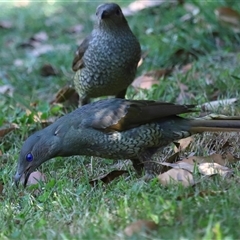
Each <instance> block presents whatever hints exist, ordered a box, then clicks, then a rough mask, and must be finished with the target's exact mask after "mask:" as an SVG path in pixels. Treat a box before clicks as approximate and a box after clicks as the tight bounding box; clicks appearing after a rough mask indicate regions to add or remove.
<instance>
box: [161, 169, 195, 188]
mask: <svg viewBox="0 0 240 240" xmlns="http://www.w3.org/2000/svg"><path fill="white" fill-rule="evenodd" d="M158 180H159V182H160V183H161V184H162V185H163V186H167V185H169V184H173V183H176V182H177V183H180V184H182V185H183V186H184V187H188V186H192V185H194V183H195V182H194V179H193V175H192V173H190V172H189V171H187V170H184V169H175V168H172V169H170V170H169V171H167V172H165V173H162V174H160V175H159V176H158Z"/></svg>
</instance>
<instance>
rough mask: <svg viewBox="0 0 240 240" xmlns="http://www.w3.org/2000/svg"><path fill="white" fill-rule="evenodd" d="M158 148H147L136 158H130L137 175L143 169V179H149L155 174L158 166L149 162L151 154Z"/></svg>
mask: <svg viewBox="0 0 240 240" xmlns="http://www.w3.org/2000/svg"><path fill="white" fill-rule="evenodd" d="M157 149H158V148H151V149H147V150H146V151H145V152H143V153H142V154H141V155H140V156H139V158H138V159H132V160H131V161H132V163H133V167H134V169H135V170H136V172H137V174H138V175H141V174H142V173H143V170H144V176H143V179H144V180H145V181H148V180H151V179H152V178H154V177H155V176H156V174H157V173H158V172H157V169H158V167H157V166H156V163H152V162H151V158H152V156H153V154H154V153H155V152H156V151H157Z"/></svg>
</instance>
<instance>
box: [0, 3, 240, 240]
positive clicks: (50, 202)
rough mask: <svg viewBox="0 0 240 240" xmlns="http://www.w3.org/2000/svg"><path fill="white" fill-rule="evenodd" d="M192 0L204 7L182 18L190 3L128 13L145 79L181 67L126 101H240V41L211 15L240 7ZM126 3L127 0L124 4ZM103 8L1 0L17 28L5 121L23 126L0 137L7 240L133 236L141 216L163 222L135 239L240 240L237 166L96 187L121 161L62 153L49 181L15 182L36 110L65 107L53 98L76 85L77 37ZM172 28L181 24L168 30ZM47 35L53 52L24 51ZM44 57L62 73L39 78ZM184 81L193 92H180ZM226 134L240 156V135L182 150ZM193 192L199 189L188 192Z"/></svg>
mask: <svg viewBox="0 0 240 240" xmlns="http://www.w3.org/2000/svg"><path fill="white" fill-rule="evenodd" d="M129 2H130V1H129ZM190 2H191V3H192V4H195V6H197V7H198V8H199V9H200V13H199V14H198V15H197V16H196V17H194V18H192V20H190V21H186V22H184V23H182V22H180V21H179V18H180V17H181V16H183V15H184V14H186V10H185V9H184V7H183V6H181V5H174V4H170V3H166V4H163V5H162V6H160V7H155V8H151V9H145V10H143V11H141V12H139V13H137V14H135V15H134V16H132V17H128V21H129V24H130V25H131V28H132V29H133V31H134V33H135V34H136V35H137V37H138V38H139V40H140V42H141V46H142V50H143V52H145V53H146V52H147V53H148V54H147V56H146V57H145V59H144V61H143V64H142V65H141V66H140V68H139V69H138V75H141V74H143V73H145V72H147V71H150V70H154V69H160V68H166V67H170V66H173V65H175V66H176V64H177V67H176V69H179V70H176V71H174V72H173V74H172V75H171V76H169V77H166V78H164V79H161V80H160V81H161V84H160V85H159V86H153V87H152V88H151V89H150V90H142V91H140V92H138V93H136V92H135V91H134V89H133V88H131V87H130V88H129V90H128V98H135V99H141V98H144V99H155V100H158V99H160V100H164V101H171V102H177V101H179V102H181V103H194V104H196V103H197V104H201V103H204V102H208V101H210V100H213V99H226V98H231V97H237V98H238V97H239V93H240V81H239V76H240V68H239V59H240V54H239V49H240V39H239V38H240V37H239V34H236V33H234V32H232V31H231V29H230V28H229V27H226V28H224V27H222V26H221V25H220V23H219V22H218V21H217V20H216V18H215V16H214V14H213V12H214V9H216V8H217V7H220V6H226V5H229V4H231V5H230V6H231V7H232V8H233V9H235V10H238V11H240V8H239V4H238V3H237V1H236V2H231V3H229V1H220V0H218V1H190ZM119 3H120V5H121V6H127V5H128V2H126V1H125V2H119ZM98 4H99V2H91V3H86V2H79V3H77V2H72V3H67V2H55V3H51V2H50V1H49V2H46V3H37V2H36V3H34V2H32V3H29V4H28V5H26V6H21V7H19V6H18V7H17V6H16V5H17V3H16V2H8V3H0V6H1V9H4V11H3V12H2V13H1V17H0V21H2V20H8V21H10V22H12V24H13V28H10V29H0V31H1V34H0V44H1V46H2V47H1V51H0V64H1V69H0V88H1V86H4V85H11V86H12V87H14V92H13V95H12V96H11V95H10V96H9V95H7V94H2V95H0V108H1V112H0V124H4V123H6V122H11V123H16V124H18V126H19V129H16V130H15V131H12V132H11V133H9V134H8V135H6V136H5V137H4V138H2V139H1V142H0V150H1V152H2V156H1V161H0V181H1V182H2V183H3V184H4V189H3V192H2V194H1V195H0V200H1V205H0V222H1V226H0V238H1V239H126V237H125V236H124V235H123V229H124V228H125V227H126V226H127V225H128V224H130V223H131V222H133V221H136V220H138V219H149V220H153V221H155V222H156V223H158V224H159V226H160V227H159V229H158V230H157V231H155V232H152V233H151V234H150V235H148V236H147V235H145V234H144V233H139V234H138V235H137V236H133V237H132V238H131V239H206V240H207V239H219V240H220V239H237V238H239V229H238V222H239V221H240V217H239V216H240V210H239V199H240V190H239V188H238V185H239V182H238V177H239V175H240V173H239V170H238V169H239V166H238V164H237V165H236V166H235V167H234V173H235V176H236V177H234V178H232V179H225V180H224V179H221V178H218V177H217V178H213V179H209V180H208V181H204V182H203V183H201V184H199V185H197V186H196V187H192V188H183V187H181V186H178V185H172V186H170V187H161V186H160V185H159V183H158V181H156V180H153V181H151V182H149V183H143V182H141V181H139V179H138V178H137V177H136V176H135V174H134V171H131V176H130V177H128V178H126V177H120V178H119V179H117V180H114V181H113V182H112V183H111V184H109V185H107V186H105V185H100V186H97V187H95V188H92V187H91V186H90V184H89V183H88V181H89V179H90V178H93V177H96V176H99V175H100V174H103V173H106V172H109V171H110V170H111V169H115V168H116V164H115V165H112V161H110V160H102V159H97V158H87V157H70V158H56V159H54V160H51V161H49V162H47V163H45V164H43V165H42V166H41V167H40V171H41V172H44V173H45V174H46V176H47V182H46V183H39V185H38V186H30V187H28V188H27V189H23V188H20V189H16V188H15V187H14V186H13V184H12V177H13V176H14V174H15V171H16V163H17V159H18V154H19V150H20V148H21V145H22V143H23V141H24V140H25V139H26V137H27V136H29V135H30V134H31V133H32V132H33V131H36V129H39V128H41V126H40V124H39V123H36V122H35V121H34V115H35V114H36V113H38V112H40V113H42V119H47V118H48V117H53V116H60V115H62V114H63V113H64V111H65V110H64V109H63V108H62V107H61V106H55V107H53V106H52V105H50V104H49V102H50V101H51V100H52V98H53V96H54V94H55V93H56V92H57V91H58V90H59V89H60V88H61V87H62V86H64V85H65V84H66V82H70V81H71V77H72V74H73V73H72V71H71V61H72V58H73V53H74V51H75V49H76V47H77V45H78V44H79V41H80V40H81V39H83V38H84V37H85V36H86V35H87V34H88V33H89V32H90V31H91V29H92V26H93V22H92V21H91V16H92V15H94V11H95V8H96V6H97V5H98ZM77 24H82V25H83V26H84V28H83V31H82V32H79V33H77V34H70V33H67V30H68V29H69V28H70V27H71V26H74V25H77ZM168 24H174V27H173V28H171V29H170V30H169V31H165V30H164V29H165V27H166V26H167V25H168ZM40 31H44V32H46V34H47V35H48V40H46V42H44V43H43V44H42V45H45V44H48V45H50V46H51V47H52V50H51V51H47V52H46V53H45V54H42V55H40V56H35V55H34V54H33V49H31V48H21V47H19V45H20V44H22V43H23V42H27V41H28V39H29V38H30V37H32V36H33V35H34V34H35V33H38V32H40ZM179 49H182V50H185V51H190V50H191V51H192V50H193V49H195V50H198V51H197V52H198V53H197V57H196V58H192V57H191V56H190V55H189V54H185V55H181V56H178V55H176V54H175V53H176V51H177V50H179ZM189 62H190V63H191V64H192V68H191V69H190V70H189V71H188V72H187V73H182V72H181V68H182V66H184V65H186V64H187V63H189ZM45 63H50V64H51V65H53V66H54V67H56V68H57V70H58V72H59V75H58V76H50V77H47V78H46V77H42V76H41V75H40V68H41V66H42V65H43V64H45ZM181 84H182V85H185V86H187V88H188V89H187V90H186V92H185V95H184V96H183V97H181V98H179V93H180V87H179V86H181ZM33 103H34V104H33ZM220 110H221V112H224V113H226V112H227V113H228V114H236V112H238V106H236V107H234V111H233V112H232V111H229V109H227V110H226V111H225V109H220ZM29 112H30V114H29ZM227 138H229V139H230V140H229V141H231V143H232V144H233V149H232V151H234V153H235V154H239V149H238V145H239V139H238V138H239V135H231V134H204V135H202V136H195V143H194V144H193V146H192V148H191V149H189V150H188V151H186V152H184V153H182V155H186V156H187V155H188V154H189V153H191V152H195V153H196V155H208V154H210V153H211V152H212V151H213V149H212V148H213V147H212V144H211V143H212V142H214V143H215V145H216V146H217V147H215V151H216V149H217V152H218V151H220V150H219V149H221V147H219V146H221V145H222V144H223V143H222V142H223V141H224V139H227ZM172 148H173V147H172V146H169V147H168V148H166V149H165V150H164V151H163V153H162V154H159V156H157V157H158V158H160V159H165V158H166V157H167V156H168V155H170V154H171V153H172V152H173V150H172ZM127 168H130V166H127ZM36 189H38V192H37V193H36ZM39 189H40V190H39ZM209 189H210V190H215V191H218V190H220V191H221V190H226V191H222V192H220V193H219V194H215V195H209V196H206V197H201V195H200V194H199V193H200V192H201V191H203V190H209ZM187 194H193V195H192V197H187ZM179 196H180V197H181V198H179Z"/></svg>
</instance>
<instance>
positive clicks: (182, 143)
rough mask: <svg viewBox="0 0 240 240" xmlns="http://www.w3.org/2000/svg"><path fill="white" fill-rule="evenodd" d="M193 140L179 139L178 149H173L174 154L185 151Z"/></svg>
mask: <svg viewBox="0 0 240 240" xmlns="http://www.w3.org/2000/svg"><path fill="white" fill-rule="evenodd" d="M193 140H194V139H193V137H187V138H183V139H180V140H179V141H177V142H178V143H179V145H178V147H174V152H175V153H176V152H181V151H183V150H185V149H186V148H187V147H188V146H189V145H190V144H191V143H192V142H193Z"/></svg>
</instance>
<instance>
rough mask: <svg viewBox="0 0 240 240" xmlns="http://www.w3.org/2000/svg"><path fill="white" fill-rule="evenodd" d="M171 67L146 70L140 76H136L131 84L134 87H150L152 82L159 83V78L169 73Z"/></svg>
mask: <svg viewBox="0 0 240 240" xmlns="http://www.w3.org/2000/svg"><path fill="white" fill-rule="evenodd" d="M171 72H172V69H159V70H154V71H150V72H147V73H145V74H143V75H142V76H139V77H137V78H136V79H135V80H134V81H133V83H132V86H133V87H134V88H135V89H139V88H141V89H150V88H151V87H152V86H153V85H154V84H159V83H160V82H159V78H161V77H164V76H167V75H169V74H170V73H171Z"/></svg>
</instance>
